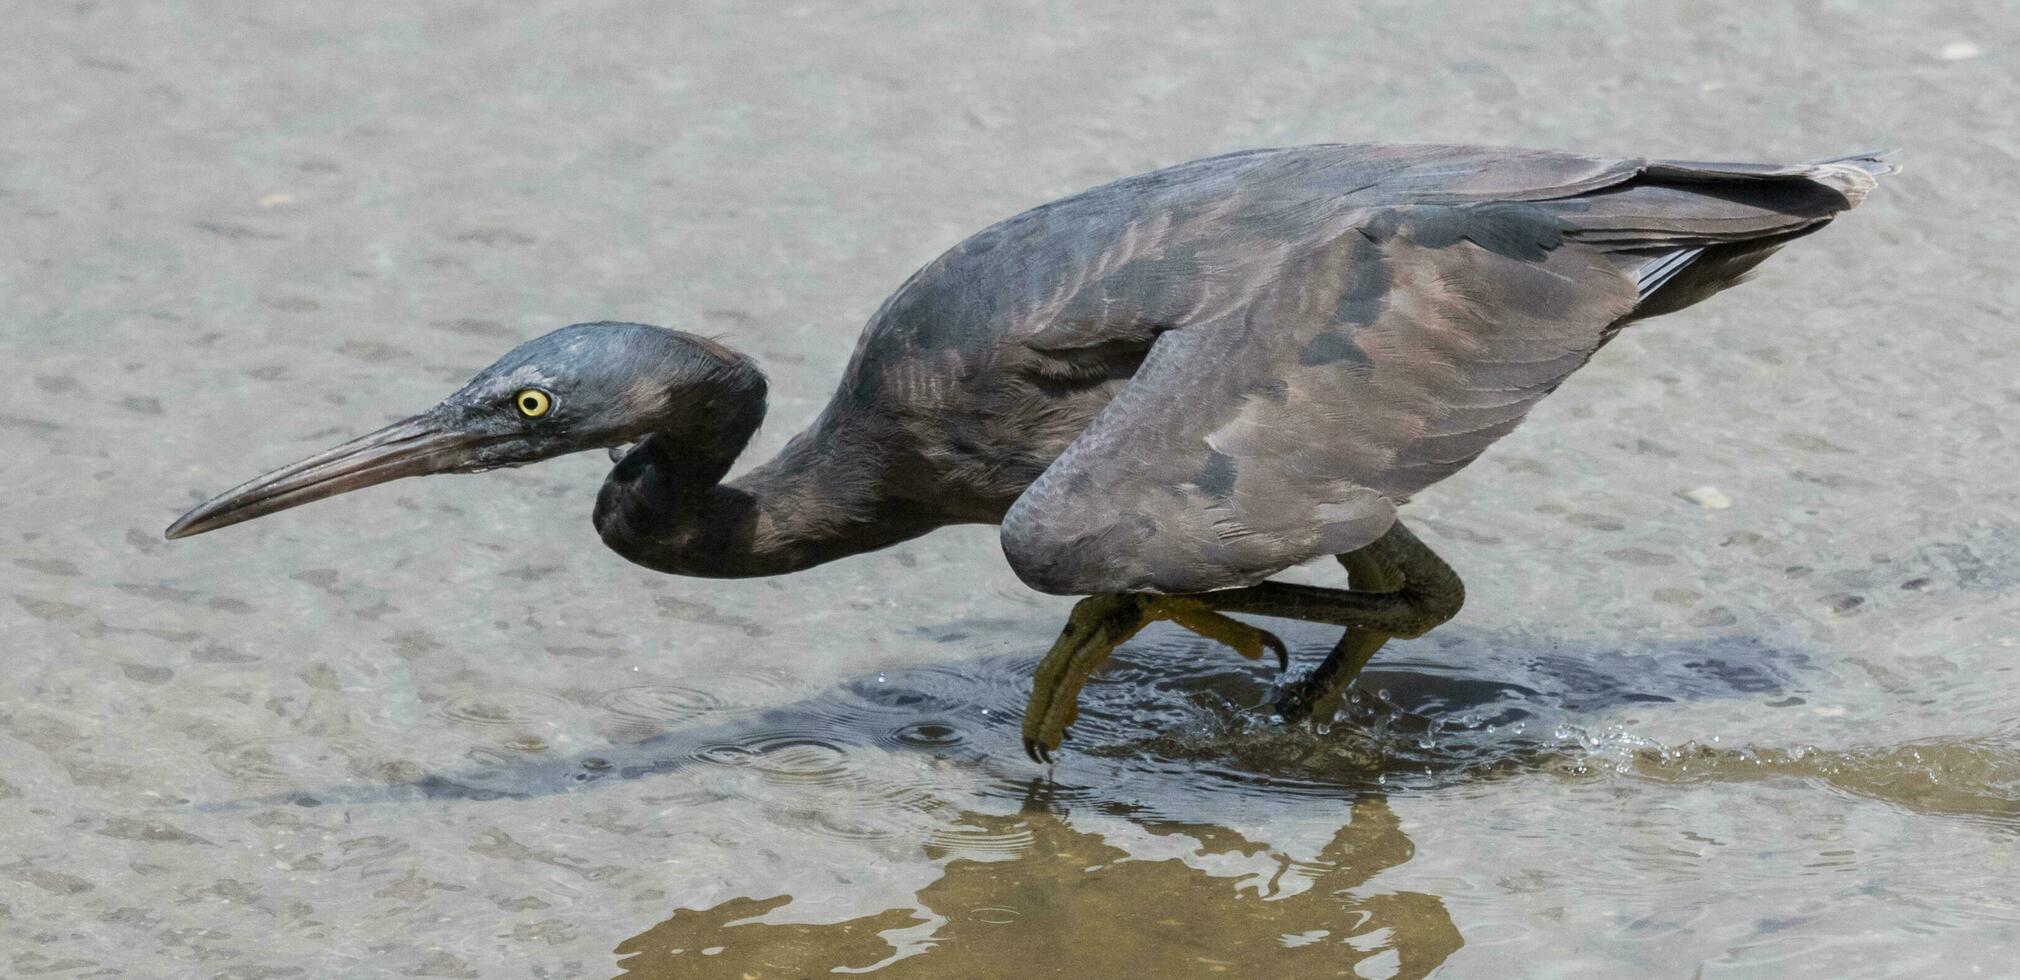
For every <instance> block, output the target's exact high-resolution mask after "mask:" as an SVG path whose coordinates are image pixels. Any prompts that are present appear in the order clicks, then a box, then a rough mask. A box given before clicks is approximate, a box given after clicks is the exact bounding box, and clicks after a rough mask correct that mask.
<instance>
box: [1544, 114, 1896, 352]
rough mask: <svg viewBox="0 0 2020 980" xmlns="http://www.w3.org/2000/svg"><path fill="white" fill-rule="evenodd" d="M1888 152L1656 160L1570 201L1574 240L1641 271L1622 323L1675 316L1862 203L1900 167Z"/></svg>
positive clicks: (1635, 272)
mask: <svg viewBox="0 0 2020 980" xmlns="http://www.w3.org/2000/svg"><path fill="white" fill-rule="evenodd" d="M1888 156H1889V154H1888V153H1885V152H1868V153H1853V154H1847V155H1845V156H1840V157H1832V158H1829V159H1825V160H1818V161H1815V162H1812V163H1801V164H1791V165H1774V164H1733V163H1694V162H1683V161H1658V162H1652V163H1650V164H1648V165H1647V166H1645V167H1644V168H1643V170H1642V172H1641V173H1640V174H1639V175H1637V176H1636V177H1635V178H1634V179H1632V180H1630V181H1627V182H1626V183H1623V184H1620V185H1616V186H1614V187H1610V188H1607V189H1605V190H1602V191H1598V192H1595V193H1592V194H1587V195H1583V196H1580V197H1577V198H1573V199H1570V200H1567V201H1566V202H1564V204H1565V205H1566V210H1565V213H1564V217H1565V220H1566V221H1567V222H1568V223H1569V224H1570V225H1571V226H1572V230H1571V231H1570V232H1569V233H1568V234H1569V236H1570V237H1572V238H1574V239H1577V240H1579V241H1583V242H1585V243H1587V244H1590V245H1594V246H1597V247H1599V248H1600V249H1602V250H1604V251H1605V252H1607V253H1608V254H1609V255H1611V256H1612V257H1613V259H1614V261H1615V262H1616V263H1618V264H1619V265H1620V266H1621V268H1622V270H1623V271H1626V272H1629V273H1630V274H1631V275H1633V276H1634V277H1635V280H1636V283H1637V286H1638V287H1639V288H1638V291H1639V294H1640V297H1641V299H1640V302H1639V304H1638V305H1637V306H1636V307H1635V310H1634V312H1633V313H1632V314H1630V315H1629V316H1628V317H1626V318H1625V319H1623V320H1622V321H1621V322H1622V324H1625V323H1626V322H1628V321H1631V320H1639V319H1646V318H1648V317H1652V316H1660V315H1662V314H1664V313H1672V312H1675V311H1677V310H1680V309H1683V308H1684V307H1687V306H1690V305H1692V304H1695V303H1697V302H1699V301H1701V300H1703V299H1705V298H1706V297H1709V296H1711V295H1712V294H1713V293H1717V292H1719V291H1721V290H1723V289H1726V288H1728V287H1731V286H1733V285H1736V284H1738V283H1739V282H1741V281H1742V280H1744V279H1745V278H1746V277H1747V276H1748V274H1749V273H1751V272H1752V270H1753V269H1754V267H1755V266H1758V265H1759V264H1760V263H1761V262H1763V261H1765V260H1766V259H1767V257H1768V256H1770V255H1772V254H1774V253H1775V252H1776V251H1777V250H1779V249H1780V248H1781V247H1782V246H1783V245H1786V244H1788V243H1789V242H1791V241H1793V240H1795V239H1797V238H1800V237H1802V236H1804V235H1807V234H1809V233H1811V232H1813V231H1816V230H1817V229H1819V228H1821V227H1823V226H1824V225H1826V224H1828V223H1829V222H1830V221H1831V219H1833V218H1835V217H1837V215H1838V214H1839V213H1841V212H1843V211H1846V210H1848V209H1850V208H1853V207H1856V206H1858V204H1859V202H1861V201H1863V200H1864V199H1865V197H1866V194H1867V193H1869V192H1870V191H1871V190H1872V189H1873V188H1874V187H1875V186H1877V185H1878V180H1879V178H1880V177H1883V176H1885V175H1887V174H1891V173H1894V172H1895V171H1896V170H1897V169H1898V168H1897V167H1895V166H1894V164H1893V163H1892V162H1891V161H1890V160H1888V159H1887V158H1888Z"/></svg>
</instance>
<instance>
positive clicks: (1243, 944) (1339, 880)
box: [616, 794, 1464, 980]
mask: <svg viewBox="0 0 2020 980" xmlns="http://www.w3.org/2000/svg"><path fill="white" fill-rule="evenodd" d="M1349 812H1350V815H1351V820H1350V822H1348V823H1347V825H1346V826H1344V827H1341V828H1340V830H1339V832H1338V833H1336V834H1335V835H1334V836H1333V839H1332V842H1331V843H1329V844H1328V845H1326V847H1325V848H1324V849H1323V850H1321V851H1320V852H1319V854H1318V856H1317V858H1316V860H1314V861H1310V862H1302V861H1296V860H1293V859H1291V858H1289V857H1287V856H1285V855H1283V854H1281V853H1273V852H1272V851H1271V850H1270V848H1269V847H1268V846H1266V845H1263V844H1258V843H1255V842H1253V841H1250V840H1248V839H1247V838H1245V837H1243V836H1242V835H1241V834H1239V833H1236V832H1234V831H1232V830H1228V829H1225V828H1222V827H1215V826H1212V825H1204V824H1189V823H1173V822H1145V823H1143V824H1141V826H1142V827H1143V828H1144V829H1145V830H1148V831H1149V832H1151V833H1153V834H1157V835H1168V836H1181V837H1186V838H1190V839H1191V840H1193V841H1195V842H1196V843H1197V846H1196V847H1194V848H1193V849H1192V850H1191V852H1190V854H1191V856H1193V857H1196V858H1199V859H1202V860H1200V861H1198V862H1194V863H1188V862H1187V861H1184V860H1181V859H1178V858H1166V859H1162V860H1142V859H1134V858H1131V857H1130V856H1129V855H1128V854H1127V853H1126V852H1124V851H1123V850H1122V849H1120V848H1118V847H1116V846H1114V845H1112V844H1110V843H1108V842H1107V841H1106V840H1104V839H1103V838H1102V837H1101V835H1099V834H1095V833H1088V832H1084V831H1081V830H1077V829H1075V828H1074V827H1073V826H1072V825H1071V824H1070V823H1069V822H1068V821H1067V820H1066V819H1065V818H1064V817H1063V816H1061V815H1060V814H1057V813H1054V812H1052V811H1050V810H1047V809H1044V808H1030V809H1027V810H1026V811H1025V812H1024V813H1021V814H1019V815H1016V816H985V815H978V814H969V815H967V816H966V817H965V818H964V823H966V824H968V825H970V826H972V827H974V828H976V829H977V830H980V831H982V832H985V833H989V834H992V835H1010V834H1015V835H1018V836H1020V837H1023V838H1025V839H1028V840H1029V844H1028V845H1027V846H1026V847H1024V848H1023V849H1022V851H1021V852H1020V853H1019V854H1018V855H1017V856H1016V857H1015V858H1012V859H1010V860H977V859H975V858H972V857H966V856H961V855H959V854H957V853H952V852H950V851H949V850H948V849H946V848H943V847H931V846H929V847H928V848H927V855H928V856H929V857H931V858H932V859H934V860H936V861H942V862H944V864H943V867H944V874H943V875H942V876H941V878H940V879H939V880H938V881H935V882H934V883H932V884H931V885H928V886H926V887H925V888H924V889H923V890H921V891H920V892H919V895H918V907H917V908H896V909H889V910H886V911H883V912H879V913H877V914H875V915H868V916H863V917H861V918H856V919H849V920H847V921H843V922H836V923H831V924H819V925H810V924H805V923H776V924H774V923H768V922H764V921H761V920H762V919H763V918H764V917H765V916H766V915H767V914H768V913H770V912H772V911H773V910H775V909H779V908H782V907H789V906H790V905H791V903H792V898H791V896H788V895H778V896H772V897H768V898H761V899H759V898H737V899H732V900H730V901H727V902H723V903H722V904H720V905H717V906H715V907H713V908H708V909H700V910H696V909H681V910H679V911H676V912H675V913H674V914H673V916H672V918H669V919H667V920H666V921H664V922H661V923H659V924H658V925H655V926H653V927H652V928H650V929H647V930H646V931H645V932H643V933H640V934H639V935H637V936H633V937H632V938H630V939H627V940H625V941H624V942H622V943H620V944H619V945H618V946H617V949H616V953H617V955H618V957H619V958H620V959H619V966H620V967H621V969H622V972H621V973H620V974H619V976H620V977H622V978H630V980H660V978H672V977H683V978H685V977H705V978H712V977H724V978H747V977H748V978H759V977H763V978H768V977H802V976H819V975H824V974H827V973H829V972H831V971H834V970H836V969H843V970H848V971H850V972H854V971H860V970H863V969H866V968H869V967H875V966H878V965H879V964H882V966H881V967H879V968H878V969H877V970H876V971H875V972H876V974H877V975H878V976H885V977H964V978H975V980H985V978H990V977H1018V978H1025V977H1029V976H1032V975H1033V974H1034V971H1036V972H1042V973H1045V974H1048V975H1049V974H1057V975H1072V976H1082V977H1123V976H1138V977H1190V976H1210V975H1224V976H1241V975H1252V974H1253V971H1258V970H1261V971H1267V974H1268V975H1275V976H1294V977H1334V976H1340V977H1351V976H1362V975H1381V976H1396V977H1421V976H1425V975H1427V974H1428V973H1430V971H1432V970H1433V969H1435V968H1437V966H1438V965H1439V964H1441V963H1443V962H1444V961H1445V959H1446V958H1447V957H1449V956H1450V955H1451V954H1452V953H1453V952H1455V951H1456V950H1458V948H1459V947H1460V946H1461V945H1462V944H1463V942H1464V940H1463V939H1462V938H1461V937H1460V935H1459V930H1458V928H1457V927H1456V926H1454V925H1453V923H1452V917H1451V915H1450V914H1449V913H1448V912H1447V910H1446V908H1445V904H1444V902H1443V901H1441V900H1440V899H1439V898H1438V897H1437V896H1434V895H1426V894H1422V893H1418V892H1385V891H1381V890H1379V889H1376V890H1368V889H1366V887H1365V886H1366V885H1367V883H1368V882H1369V881H1370V880H1371V879H1373V878H1374V877H1375V875H1377V874H1379V873H1380V872H1382V871H1384V870H1386V869H1389V868H1393V867H1396V866H1398V865H1401V864H1403V863H1404V862H1406V861H1408V860H1409V859H1410V857H1411V855H1412V853H1413V851H1414V847H1413V846H1412V844H1411V843H1410V839H1409V838H1408V837H1405V836H1404V835H1403V832H1402V829H1401V826H1400V824H1399V821H1398V820H1397V817H1396V814H1395V812H1394V811H1393V810H1391V809H1390V808H1389V805H1388V802H1387V801H1386V799H1385V798H1384V797H1382V796H1380V795H1378V794H1364V795H1361V796H1359V797H1358V798H1356V799H1355V800H1354V802H1353V803H1352V804H1351V806H1350V811H1349ZM1258 858H1260V859H1262V860H1263V861H1265V862H1268V863H1271V864H1273V866H1274V867H1273V869H1272V870H1270V871H1267V872H1265V873H1264V874H1262V875H1251V876H1249V877H1242V878H1230V877H1225V876H1224V874H1225V873H1224V872H1223V873H1221V874H1216V873H1211V872H1208V871H1203V870H1201V869H1200V868H1199V867H1197V866H1195V864H1198V863H1204V864H1208V865H1213V866H1221V867H1225V866H1226V863H1227V861H1228V860H1229V859H1233V860H1235V861H1240V860H1242V859H1258ZM1255 863H1256V862H1254V861H1251V862H1250V864H1249V866H1250V868H1254V867H1255ZM936 919H937V920H938V924H937V925H932V926H931V928H930V932H929V933H928V934H926V935H924V936H923V937H920V938H918V939H912V936H917V935H918V934H919V933H918V931H919V930H922V929H925V928H926V927H927V926H928V925H929V924H931V923H933V922H935V920H936ZM893 932H909V933H911V934H912V936H905V937H899V942H898V943H896V944H894V943H893V942H892V941H891V940H890V939H887V938H886V936H885V934H887V933H893ZM907 939H912V941H910V942H906V940H907ZM1034 957H1041V958H1042V963H1043V964H1044V967H1043V969H1042V970H1038V969H1037V964H1038V963H1039V962H1041V960H1036V959H1034ZM1357 968H1358V969H1357Z"/></svg>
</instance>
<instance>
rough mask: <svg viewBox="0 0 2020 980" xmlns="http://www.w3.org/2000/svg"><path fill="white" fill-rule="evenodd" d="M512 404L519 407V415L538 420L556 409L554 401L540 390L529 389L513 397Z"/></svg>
mask: <svg viewBox="0 0 2020 980" xmlns="http://www.w3.org/2000/svg"><path fill="white" fill-rule="evenodd" d="M512 404H513V405H515V406H517V407H518V409H519V414H521V415H524V416H526V417H527V418H529V419H537V418H539V417H540V416H542V415H545V414H547V410H548V409H551V408H553V407H554V399H553V398H551V397H549V396H548V394H547V393H546V392H544V391H541V390H540V389H538V388H527V389H525V390H523V391H521V392H519V393H518V394H516V395H513V396H512Z"/></svg>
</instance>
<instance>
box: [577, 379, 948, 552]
mask: <svg viewBox="0 0 2020 980" xmlns="http://www.w3.org/2000/svg"><path fill="white" fill-rule="evenodd" d="M762 397H763V396H762V394H760V395H759V396H758V399H759V400H758V402H757V406H756V411H755V412H749V411H743V412H733V413H732V415H731V419H730V420H728V421H729V422H730V423H731V424H724V420H722V418H721V417H720V416H718V417H717V424H716V427H715V428H714V429H713V430H712V433H711V435H712V436H713V437H712V438H709V439H706V440H697V439H696V438H695V434H694V433H675V432H662V433H657V434H655V435H652V436H650V437H648V438H647V439H646V440H645V441H644V442H642V443H640V444H639V445H638V446H637V447H636V448H634V449H633V450H632V451H631V452H630V453H629V454H627V455H626V456H625V457H624V459H623V460H622V461H621V462H619V463H618V464H617V466H616V467H615V468H614V469H612V470H611V473H610V478H609V479H608V480H606V481H605V482H604V485H603V491H602V493H601V494H599V495H598V497H597V501H596V527H597V531H598V532H599V533H600V534H601V535H602V536H603V541H604V543H605V544H607V545H609V546H610V548H611V550H613V551H616V552H617V553H618V554H620V555H623V556H624V557H625V558H627V559H629V560H631V561H633V562H635V563H637V564H640V565H643V566H645V567H647V568H652V569H656V570H658V571H662V572H669V573H672V574H675V575H693V576H700V577H706V578H748V577H752V576H760V575H782V574H785V573H787V572H795V571H798V570H800V569H803V568H807V567H809V566H813V565H818V564H821V563H823V562H828V561H833V560H834V559H837V558H842V557H846V556H848V555H853V554H859V553H861V552H865V551H873V550H876V549H878V548H883V547H886V546H889V545H892V544H896V543H898V542H900V541H904V540H906V539H908V538H913V537H916V536H918V535H920V534H924V533H925V532H927V531H930V530H932V529H933V528H935V527H938V526H940V524H942V523H944V522H943V521H939V520H936V519H933V518H931V517H927V516H924V515H922V514H921V513H919V510H918V509H917V508H907V507H902V506H896V505H894V504H893V503H892V502H890V501H886V500H882V499H880V496H879V484H880V483H881V482H882V481H881V479H880V477H881V473H882V471H883V469H884V465H885V463H884V460H882V459H881V458H879V456H878V454H877V452H876V450H875V446H876V444H877V442H878V441H877V440H857V439H849V438H846V437H845V436H844V435H843V434H842V433H840V432H838V431H836V430H837V429H838V428H842V427H837V426H833V425H829V424H827V423H829V421H830V419H829V416H827V415H823V416H822V418H821V420H820V421H819V422H816V423H815V425H814V426H813V427H812V428H810V429H809V430H807V431H806V432H803V433H801V434H799V435H798V436H795V437H794V438H793V440H792V441H791V442H790V443H788V444H787V445H786V447H785V448H784V449H783V450H781V451H780V452H779V454H778V456H777V457H775V458H773V459H772V460H771V461H770V462H768V463H766V464H764V465H763V466H760V467H758V468H757V469H754V470H752V471H751V472H749V473H747V474H745V475H744V476H743V477H741V478H739V479H737V480H735V481H733V482H730V483H726V484H725V483H722V482H720V481H721V480H722V477H723V476H724V474H726V473H728V472H729V468H730V466H731V465H733V464H734V463H735V461H736V458H737V456H738V455H740V454H741V453H742V451H743V449H744V446H745V445H746V444H747V443H748V442H749V441H750V438H751V436H752V435H753V434H755V433H756V431H757V423H758V422H759V421H760V420H761V419H762V418H763V414H764V410H763V402H762Z"/></svg>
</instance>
